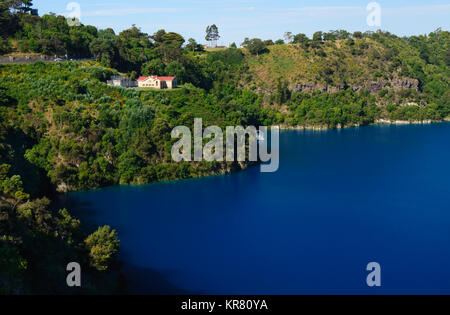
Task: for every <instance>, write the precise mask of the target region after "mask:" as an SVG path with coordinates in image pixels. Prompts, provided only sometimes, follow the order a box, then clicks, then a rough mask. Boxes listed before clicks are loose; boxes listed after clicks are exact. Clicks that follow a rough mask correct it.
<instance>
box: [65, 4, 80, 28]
mask: <svg viewBox="0 0 450 315" xmlns="http://www.w3.org/2000/svg"><path fill="white" fill-rule="evenodd" d="M66 10H67V11H70V13H69V14H67V15H66V21H67V24H68V25H69V26H80V25H81V5H80V4H79V3H78V2H70V3H68V4H67V7H66Z"/></svg>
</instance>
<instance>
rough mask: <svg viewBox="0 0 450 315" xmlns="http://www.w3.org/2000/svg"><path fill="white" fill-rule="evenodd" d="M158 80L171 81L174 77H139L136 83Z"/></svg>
mask: <svg viewBox="0 0 450 315" xmlns="http://www.w3.org/2000/svg"><path fill="white" fill-rule="evenodd" d="M150 78H152V79H158V80H159V81H173V80H175V79H176V77H157V76H150V77H139V79H138V81H145V80H147V79H150Z"/></svg>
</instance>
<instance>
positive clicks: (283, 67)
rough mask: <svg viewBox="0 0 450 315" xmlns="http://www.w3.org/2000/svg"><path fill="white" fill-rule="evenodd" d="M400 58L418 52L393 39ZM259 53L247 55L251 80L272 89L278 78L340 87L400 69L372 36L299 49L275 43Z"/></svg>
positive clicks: (389, 76)
mask: <svg viewBox="0 0 450 315" xmlns="http://www.w3.org/2000/svg"><path fill="white" fill-rule="evenodd" d="M396 45H397V49H398V50H399V51H400V55H399V57H400V58H405V57H411V56H415V55H417V52H415V51H414V50H412V49H411V48H410V47H408V46H407V45H406V44H405V43H403V42H402V41H400V40H398V41H396ZM268 50H269V52H268V53H265V54H262V55H260V56H249V57H248V63H249V65H250V70H249V75H250V76H251V78H250V80H251V82H250V83H247V84H245V86H247V87H258V88H262V89H265V90H269V91H273V90H274V89H275V87H276V82H277V80H278V78H282V79H283V80H287V81H288V82H289V83H290V85H291V86H292V85H295V84H298V83H310V84H314V83H315V84H321V85H325V84H328V85H332V86H342V85H344V84H348V85H350V86H352V85H359V84H363V83H365V82H370V81H373V80H376V79H377V77H376V74H377V72H379V73H381V74H382V77H384V79H392V78H393V76H394V74H395V73H396V72H398V71H399V70H400V69H399V68H398V67H397V66H396V65H395V63H394V62H393V61H392V60H390V59H389V56H390V53H391V52H390V48H389V47H388V46H387V45H382V44H380V43H379V42H376V41H374V40H372V39H355V40H354V45H350V44H349V42H348V41H347V40H341V41H335V42H325V43H324V44H322V45H321V48H311V47H310V48H306V49H305V48H302V47H301V46H300V45H295V44H291V45H274V46H269V47H268Z"/></svg>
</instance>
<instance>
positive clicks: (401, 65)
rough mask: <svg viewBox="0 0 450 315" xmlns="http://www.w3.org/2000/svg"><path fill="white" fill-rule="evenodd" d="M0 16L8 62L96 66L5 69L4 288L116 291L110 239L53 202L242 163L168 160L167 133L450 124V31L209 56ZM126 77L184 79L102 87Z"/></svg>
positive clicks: (167, 41)
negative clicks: (78, 276) (85, 228)
mask: <svg viewBox="0 0 450 315" xmlns="http://www.w3.org/2000/svg"><path fill="white" fill-rule="evenodd" d="M0 13H1V14H0V15H1V16H2V19H0V26H1V28H0V36H1V38H0V53H3V54H10V53H13V54H14V53H15V54H17V53H22V54H36V55H47V56H48V55H64V54H65V53H68V54H69V55H70V57H74V58H91V57H94V59H95V60H96V61H67V62H60V63H44V62H42V61H38V62H35V63H29V64H8V65H0V293H117V292H118V291H119V290H120V288H121V286H120V281H119V278H120V275H119V265H118V264H117V261H116V260H115V259H116V257H117V254H118V251H119V248H120V245H119V241H118V239H117V234H116V232H115V231H114V230H111V229H110V228H109V227H103V228H99V229H98V230H97V231H96V232H94V233H93V234H91V235H90V236H88V235H85V234H84V233H83V232H82V229H81V224H80V222H79V221H78V220H76V219H75V218H72V217H71V216H70V211H68V210H65V209H62V210H55V209H52V207H50V200H49V198H53V197H54V196H55V194H56V192H67V191H78V190H84V189H95V188H99V187H105V186H110V185H117V184H121V185H130V184H146V183H151V182H158V181H168V180H177V179H185V178H195V177H200V176H208V175H214V174H224V173H229V172H232V171H236V170H240V169H243V168H245V167H247V166H248V164H247V163H224V162H183V163H175V162H174V161H172V159H171V147H172V144H173V143H174V141H175V140H173V139H171V131H172V129H173V128H174V127H176V126H182V125H184V126H188V127H190V128H192V127H193V122H194V118H197V117H201V118H203V123H204V125H205V126H206V125H218V126H221V127H225V126H236V125H244V126H248V125H255V126H260V125H265V126H271V125H282V126H283V127H293V128H302V127H319V128H337V127H347V126H355V125H369V124H373V123H376V122H379V121H380V120H383V119H384V120H407V121H441V120H443V119H446V118H448V117H449V115H450V89H449V78H450V72H449V64H450V51H449V43H450V35H449V32H446V31H440V30H438V31H436V32H434V33H431V34H429V35H427V36H412V37H408V38H399V37H397V36H395V35H392V34H389V33H383V32H377V33H364V34H362V33H355V34H353V35H349V34H346V35H345V36H346V38H333V37H332V36H329V34H328V35H327V36H323V37H322V36H314V38H313V39H308V38H306V37H305V36H296V37H295V38H297V39H299V40H295V39H294V42H293V43H292V44H278V45H274V44H273V43H271V41H266V42H264V43H263V42H262V41H261V40H253V41H250V40H249V41H246V42H247V43H248V44H246V45H245V48H242V49H237V48H229V49H220V50H214V51H207V52H205V51H203V50H202V49H197V48H198V47H197V46H198V45H197V46H196V45H192V47H186V46H183V44H184V42H185V39H184V38H183V37H182V36H181V35H179V34H176V33H173V32H166V31H165V30H159V31H157V32H156V33H155V34H153V35H150V36H149V35H148V34H145V33H143V32H142V31H141V30H140V29H138V28H137V27H134V26H133V27H132V28H130V29H128V30H125V31H123V32H121V33H120V34H117V35H116V34H115V33H114V31H113V30H111V29H106V30H97V29H96V28H95V27H92V26H85V25H81V26H76V27H69V26H68V25H67V23H66V20H65V18H64V17H61V16H55V15H45V16H43V17H39V16H32V15H29V14H23V13H17V14H13V13H12V10H10V8H9V7H6V6H5V5H0ZM38 30H39V31H38ZM299 35H301V34H299ZM253 44H257V45H259V46H258V47H257V49H253V48H254V47H251V45H253ZM196 47H197V48H196ZM7 59H9V58H7ZM119 72H120V73H123V74H125V75H127V76H129V77H130V78H136V77H137V76H138V75H141V74H142V75H151V74H152V75H171V76H176V77H177V78H178V80H179V82H180V83H181V84H183V86H182V87H181V88H179V89H177V90H174V91H155V90H146V89H122V88H116V87H110V86H108V85H107V84H106V81H107V80H108V79H109V78H110V77H111V76H112V75H115V74H117V73H119ZM36 244H39V246H38V247H37V246H36ZM55 253H58V254H55ZM73 260H76V261H80V263H82V266H83V270H86V273H85V274H84V275H85V276H84V277H85V279H87V282H88V285H87V286H85V287H83V289H82V290H81V291H77V290H69V289H68V288H67V287H66V286H65V285H64V283H63V282H62V283H61V281H60V279H61V278H63V279H64V275H65V269H64V268H65V266H64V263H65V262H67V261H73ZM94 280H95V281H94Z"/></svg>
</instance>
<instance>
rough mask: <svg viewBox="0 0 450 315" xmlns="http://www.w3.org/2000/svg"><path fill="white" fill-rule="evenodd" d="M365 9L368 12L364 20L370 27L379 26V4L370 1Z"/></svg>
mask: <svg viewBox="0 0 450 315" xmlns="http://www.w3.org/2000/svg"><path fill="white" fill-rule="evenodd" d="M366 10H367V11H368V12H370V13H369V15H368V16H367V19H366V22H367V25H368V26H370V27H380V26H381V5H380V4H379V3H378V2H370V3H369V4H368V5H367V7H366Z"/></svg>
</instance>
